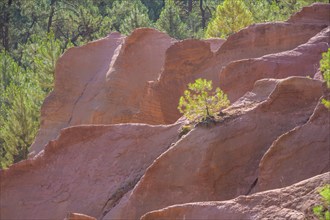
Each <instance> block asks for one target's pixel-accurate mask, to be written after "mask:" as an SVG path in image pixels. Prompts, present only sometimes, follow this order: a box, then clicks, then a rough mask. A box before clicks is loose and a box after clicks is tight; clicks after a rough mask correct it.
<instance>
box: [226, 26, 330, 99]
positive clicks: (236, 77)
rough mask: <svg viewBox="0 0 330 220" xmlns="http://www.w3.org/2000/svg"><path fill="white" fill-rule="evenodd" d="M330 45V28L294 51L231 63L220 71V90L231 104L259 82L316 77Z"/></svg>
mask: <svg viewBox="0 0 330 220" xmlns="http://www.w3.org/2000/svg"><path fill="white" fill-rule="evenodd" d="M329 44H330V28H325V29H324V30H323V31H321V32H320V33H318V34H317V35H316V36H314V37H312V38H311V39H310V40H309V41H308V42H307V43H305V44H302V45H300V46H298V47H297V48H295V49H293V50H289V51H285V52H281V53H276V54H270V55H265V56H263V57H260V58H254V59H244V60H239V61H234V62H231V63H230V64H228V65H227V66H226V67H225V68H224V69H223V70H222V71H221V72H220V87H221V88H222V90H223V91H224V92H225V93H226V94H227V95H228V98H229V99H230V100H231V101H236V100H237V99H239V98H240V97H241V96H243V95H244V94H245V93H246V92H248V91H251V89H252V88H253V84H254V83H255V82H256V81H257V80H259V79H263V78H278V79H282V78H286V77H288V76H309V77H312V78H313V77H314V74H315V73H316V72H317V69H318V68H319V62H320V59H321V58H322V53H323V52H326V51H327V50H328V47H329Z"/></svg>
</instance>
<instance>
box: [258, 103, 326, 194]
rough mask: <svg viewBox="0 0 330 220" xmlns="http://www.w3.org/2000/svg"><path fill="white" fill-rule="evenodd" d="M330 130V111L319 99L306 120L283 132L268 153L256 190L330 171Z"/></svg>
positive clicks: (294, 181) (260, 169)
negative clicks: (300, 124)
mask: <svg viewBox="0 0 330 220" xmlns="http://www.w3.org/2000/svg"><path fill="white" fill-rule="evenodd" d="M329 134H330V112H329V110H327V109H326V108H325V107H324V106H323V104H321V103H319V104H318V106H317V107H316V109H315V111H314V113H313V115H312V116H311V117H310V119H309V120H308V121H307V122H306V123H305V124H303V125H302V126H297V127H296V128H294V129H293V130H291V131H289V132H288V133H285V134H283V135H282V136H280V137H279V138H278V139H277V140H276V141H275V142H274V143H273V144H272V146H271V147H270V148H269V149H268V151H267V152H266V153H265V155H264V156H263V158H262V159H261V161H260V164H259V174H258V184H257V186H256V191H265V190H268V189H275V188H281V187H284V186H288V185H291V184H293V183H296V182H297V181H301V180H304V179H307V178H309V177H311V176H315V175H318V174H320V173H324V172H327V171H330V135H329ZM329 180H330V176H329Z"/></svg>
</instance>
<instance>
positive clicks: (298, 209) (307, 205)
mask: <svg viewBox="0 0 330 220" xmlns="http://www.w3.org/2000/svg"><path fill="white" fill-rule="evenodd" d="M329 175H330V173H325V174H323V175H319V176H316V177H313V178H310V179H308V180H305V181H302V182H299V183H297V184H294V185H292V186H289V187H285V188H282V189H276V190H271V191H266V192H262V193H257V194H254V195H251V196H240V197H238V198H236V199H233V200H229V201H223V202H198V203H188V204H182V205H175V206H171V207H167V208H164V209H160V210H156V211H152V212H150V213H147V214H146V215H144V216H143V217H142V218H141V220H151V219H185V218H186V219H201V220H203V219H229V220H237V219H262V218H264V219H315V215H313V211H312V210H311V207H312V206H314V205H315V204H320V201H321V200H320V196H319V195H318V189H320V188H321V187H323V186H324V185H325V184H327V183H329Z"/></svg>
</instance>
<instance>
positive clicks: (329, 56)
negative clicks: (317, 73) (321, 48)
mask: <svg viewBox="0 0 330 220" xmlns="http://www.w3.org/2000/svg"><path fill="white" fill-rule="evenodd" d="M320 70H321V72H322V73H323V77H324V80H325V82H326V84H327V87H328V88H330V48H328V51H327V52H324V53H323V54H322V59H321V60H320ZM322 103H323V104H324V106H325V107H326V108H328V109H330V100H326V99H322Z"/></svg>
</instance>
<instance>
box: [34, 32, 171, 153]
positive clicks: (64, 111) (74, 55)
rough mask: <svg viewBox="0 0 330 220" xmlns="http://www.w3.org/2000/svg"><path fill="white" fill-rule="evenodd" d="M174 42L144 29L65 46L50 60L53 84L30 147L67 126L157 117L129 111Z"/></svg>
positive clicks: (137, 104) (136, 109)
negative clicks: (84, 43)
mask: <svg viewBox="0 0 330 220" xmlns="http://www.w3.org/2000/svg"><path fill="white" fill-rule="evenodd" d="M174 42H175V40H174V39H172V38H170V37H169V36H168V35H167V34H165V33H161V32H159V31H156V30H153V29H148V28H144V29H136V30H135V31H134V32H133V33H132V34H131V35H130V36H128V37H127V38H125V37H124V36H122V35H120V34H118V33H113V34H110V35H109V36H108V37H107V38H104V39H101V40H98V41H95V42H91V43H88V44H87V45H85V46H82V47H77V48H71V49H69V50H68V51H67V52H66V53H64V55H63V56H62V57H61V58H60V59H59V61H58V63H57V65H56V71H55V76H56V77H55V79H56V81H55V88H54V91H53V92H52V93H51V94H50V95H49V96H48V97H47V99H46V100H45V103H44V105H43V107H42V116H41V117H42V122H41V128H40V131H39V133H38V135H37V138H36V141H35V143H34V144H33V145H32V147H31V150H30V151H31V152H32V153H33V154H36V153H38V152H40V151H41V150H42V149H43V147H44V145H45V144H47V142H48V141H49V140H52V139H54V138H56V136H57V135H58V134H59V132H60V130H61V129H62V128H65V127H69V126H73V125H81V124H113V123H124V122H144V123H150V124H156V123H155V122H159V121H157V120H156V121H154V120H150V121H148V119H147V118H141V117H136V116H135V115H136V114H138V113H139V112H140V102H141V101H142V100H141V98H142V97H143V96H142V94H143V91H144V88H145V85H146V83H147V81H150V80H156V79H157V78H158V77H159V74H160V71H161V68H162V66H163V65H164V59H165V50H166V49H167V48H168V47H169V46H170V45H171V44H172V43H174ZM128 64H129V65H128ZM150 111H152V110H150ZM157 114H159V113H157V112H154V113H153V116H154V117H156V116H157ZM141 115H143V114H141ZM150 118H151V119H153V117H150ZM150 118H149V119H150ZM157 124H160V123H157Z"/></svg>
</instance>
